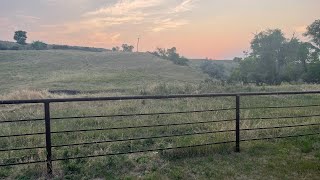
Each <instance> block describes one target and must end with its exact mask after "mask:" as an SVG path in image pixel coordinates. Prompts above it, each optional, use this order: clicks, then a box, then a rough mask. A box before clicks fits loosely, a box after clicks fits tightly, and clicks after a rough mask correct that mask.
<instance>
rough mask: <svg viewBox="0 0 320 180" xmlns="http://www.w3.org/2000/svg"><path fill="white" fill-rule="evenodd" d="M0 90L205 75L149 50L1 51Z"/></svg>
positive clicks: (97, 86) (115, 85) (120, 84)
mask: <svg viewBox="0 0 320 180" xmlns="http://www.w3.org/2000/svg"><path fill="white" fill-rule="evenodd" d="M0 76H1V77H2V78H1V79H0V92H1V94H4V93H7V92H10V91H13V90H17V89H26V88H30V89H37V90H43V89H46V90H76V91H97V90H100V91H111V92H118V91H119V92H123V91H127V90H132V89H136V88H139V87H142V86H146V85H148V84H152V83H161V82H187V83H197V82H199V81H202V80H204V79H205V78H206V75H205V74H202V73H201V72H200V71H198V70H197V69H195V68H193V67H187V66H178V65H174V64H173V63H172V62H170V61H167V60H163V59H160V58H157V57H155V56H153V55H151V54H148V53H124V52H85V51H73V50H46V51H33V50H28V51H0Z"/></svg>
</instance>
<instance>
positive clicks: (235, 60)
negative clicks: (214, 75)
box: [232, 57, 242, 62]
mask: <svg viewBox="0 0 320 180" xmlns="http://www.w3.org/2000/svg"><path fill="white" fill-rule="evenodd" d="M241 60H242V58H241V57H235V58H233V60H232V61H234V62H240V61H241Z"/></svg>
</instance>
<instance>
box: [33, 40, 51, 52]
mask: <svg viewBox="0 0 320 180" xmlns="http://www.w3.org/2000/svg"><path fill="white" fill-rule="evenodd" d="M31 47H32V48H33V49H35V50H46V49H48V45H47V44H46V43H44V42H41V41H34V42H33V43H32V44H31Z"/></svg>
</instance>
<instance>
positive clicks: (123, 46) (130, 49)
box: [121, 44, 134, 52]
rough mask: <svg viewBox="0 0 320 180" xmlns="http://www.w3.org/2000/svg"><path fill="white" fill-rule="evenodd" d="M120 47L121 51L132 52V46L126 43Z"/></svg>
mask: <svg viewBox="0 0 320 180" xmlns="http://www.w3.org/2000/svg"><path fill="white" fill-rule="evenodd" d="M121 47H122V51H123V52H132V51H133V49H134V46H132V45H128V44H122V46H121Z"/></svg>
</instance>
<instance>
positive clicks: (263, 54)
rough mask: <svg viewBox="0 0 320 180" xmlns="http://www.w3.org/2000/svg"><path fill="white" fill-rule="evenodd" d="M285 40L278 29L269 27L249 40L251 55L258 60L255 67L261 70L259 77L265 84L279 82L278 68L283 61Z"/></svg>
mask: <svg viewBox="0 0 320 180" xmlns="http://www.w3.org/2000/svg"><path fill="white" fill-rule="evenodd" d="M285 40H286V39H285V37H284V35H283V33H282V31H281V30H280V29H274V30H270V29H269V30H267V31H263V32H260V33H258V34H256V35H255V37H254V38H253V40H252V41H251V49H252V54H251V56H253V57H254V58H255V59H256V60H257V61H258V64H257V67H256V68H257V70H258V71H259V72H263V73H262V74H261V75H262V77H261V78H262V81H264V82H265V83H267V84H279V82H280V69H281V66H283V65H284V63H285V62H284V58H283V56H282V51H283V47H284V43H285V42H286V41H285Z"/></svg>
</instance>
